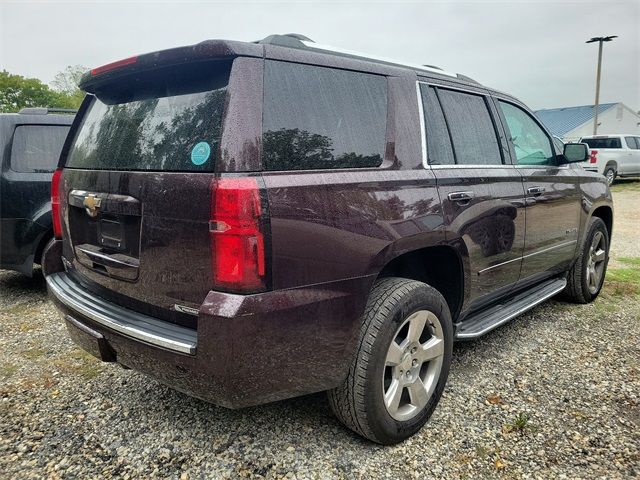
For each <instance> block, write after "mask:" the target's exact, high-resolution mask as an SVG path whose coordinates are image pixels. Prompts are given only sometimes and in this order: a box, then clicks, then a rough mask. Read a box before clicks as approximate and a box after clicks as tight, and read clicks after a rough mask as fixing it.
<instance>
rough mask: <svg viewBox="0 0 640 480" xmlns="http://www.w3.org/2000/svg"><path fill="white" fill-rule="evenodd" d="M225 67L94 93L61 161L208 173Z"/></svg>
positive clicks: (158, 75) (123, 83)
mask: <svg viewBox="0 0 640 480" xmlns="http://www.w3.org/2000/svg"><path fill="white" fill-rule="evenodd" d="M228 82H229V65H228V64H227V63H225V64H223V65H220V64H218V63H204V64H195V65H189V66H183V67H181V69H180V70H179V71H175V68H174V70H166V71H164V72H155V75H154V77H153V78H151V79H149V78H144V77H143V78H133V79H124V80H120V81H115V82H114V83H115V85H114V86H113V88H111V89H104V90H103V91H100V92H97V93H96V97H95V98H94V99H93V100H92V102H91V105H90V106H89V109H88V111H87V112H86V113H85V115H84V117H83V119H82V123H81V127H80V129H79V131H78V133H77V135H76V138H75V141H74V143H73V146H72V148H71V150H70V152H69V155H68V157H67V163H66V166H67V167H71V168H88V169H96V170H101V169H104V170H162V171H212V170H213V169H214V166H215V161H216V158H217V156H218V150H219V149H218V147H219V142H220V137H221V135H222V116H223V111H224V106H225V99H226V94H227V84H228Z"/></svg>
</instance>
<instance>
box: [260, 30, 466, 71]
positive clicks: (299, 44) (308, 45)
mask: <svg viewBox="0 0 640 480" xmlns="http://www.w3.org/2000/svg"><path fill="white" fill-rule="evenodd" d="M255 43H260V44H265V45H278V46H280V47H289V48H299V49H302V50H316V51H318V52H321V53H330V54H333V55H338V56H341V57H349V58H355V59H359V60H369V61H372V62H376V63H382V64H385V65H392V66H398V67H406V68H411V69H413V70H422V71H426V72H431V73H438V74H440V75H447V76H449V77H455V76H456V74H455V73H451V72H447V71H445V70H442V69H441V68H439V67H433V66H431V65H417V64H411V63H405V62H401V61H398V60H394V59H391V58H385V57H377V56H373V55H368V54H366V53H361V52H355V51H352V50H345V49H342V48H337V47H331V46H329V45H321V44H319V43H315V42H314V41H313V40H310V39H309V38H307V37H305V36H304V35H300V34H299V33H288V34H286V35H277V34H276V35H269V36H268V37H266V38H263V39H262V40H258V41H257V42H255Z"/></svg>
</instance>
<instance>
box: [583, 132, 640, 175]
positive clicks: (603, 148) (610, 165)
mask: <svg viewBox="0 0 640 480" xmlns="http://www.w3.org/2000/svg"><path fill="white" fill-rule="evenodd" d="M580 142H581V143H586V144H587V145H589V160H588V161H586V162H584V163H581V164H580V165H582V167H583V168H584V169H585V170H590V171H592V172H598V173H600V174H602V175H604V176H605V177H606V178H607V183H609V185H611V184H612V183H613V182H614V181H615V179H616V178H617V177H633V176H639V175H640V136H638V135H590V136H588V137H582V138H581V139H580Z"/></svg>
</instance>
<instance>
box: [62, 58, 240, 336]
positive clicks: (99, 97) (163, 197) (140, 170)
mask: <svg viewBox="0 0 640 480" xmlns="http://www.w3.org/2000/svg"><path fill="white" fill-rule="evenodd" d="M231 65H232V63H231V61H230V60H218V61H208V62H198V63H196V64H185V65H182V66H179V67H175V66H174V67H171V68H166V69H165V70H163V71H160V72H159V71H154V72H153V73H150V74H146V75H145V74H140V75H132V76H131V78H130V79H129V80H127V79H126V78H125V79H122V78H120V79H118V81H117V82H115V83H114V87H113V88H108V86H107V87H104V86H103V87H102V88H101V89H100V90H99V91H97V92H96V93H95V96H93V97H91V96H90V97H88V99H87V100H85V102H87V103H86V104H85V105H83V109H82V112H81V113H82V120H81V122H80V124H79V127H78V129H77V131H76V134H75V138H74V141H73V143H72V145H71V147H70V149H69V151H68V155H67V156H66V163H65V165H64V173H63V198H64V200H65V201H64V202H63V210H62V212H63V224H64V226H63V229H64V233H63V239H64V256H65V258H66V260H67V267H68V268H69V270H70V271H71V272H74V274H75V276H76V279H77V280H78V281H79V282H81V283H83V284H84V285H85V287H86V288H87V289H89V290H93V291H94V292H95V293H96V294H98V295H101V296H103V297H106V298H107V299H110V300H111V301H115V302H117V303H119V304H121V305H123V306H126V307H128V308H131V309H134V310H137V311H141V312H142V313H146V314H149V315H153V316H155V317H159V318H164V319H166V320H170V321H174V322H176V323H180V324H185V325H188V326H194V325H195V316H193V313H195V312H197V309H198V307H199V306H200V305H201V303H202V301H203V300H204V298H205V296H206V294H207V293H208V291H209V289H210V288H211V249H210V240H209V219H210V208H211V193H210V186H211V182H212V180H213V177H214V175H213V172H214V170H215V165H216V161H217V159H218V157H219V155H220V152H219V143H220V138H221V135H222V124H223V120H224V119H223V117H224V110H225V105H226V103H227V86H228V82H229V76H230V70H231Z"/></svg>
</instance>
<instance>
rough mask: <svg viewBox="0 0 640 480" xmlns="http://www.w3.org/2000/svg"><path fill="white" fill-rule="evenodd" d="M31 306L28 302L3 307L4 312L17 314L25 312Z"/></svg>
mask: <svg viewBox="0 0 640 480" xmlns="http://www.w3.org/2000/svg"><path fill="white" fill-rule="evenodd" d="M31 307H33V305H32V304H30V303H18V304H17V305H13V306H12V307H9V308H7V309H5V310H4V313H6V314H8V315H18V316H19V315H23V314H25V313H27V312H28V311H29V310H30V309H31Z"/></svg>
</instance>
